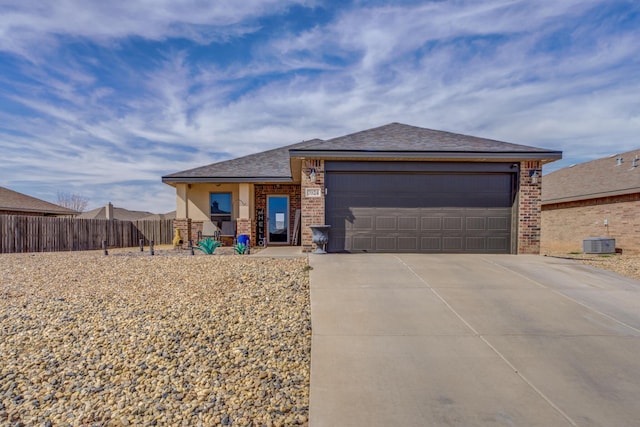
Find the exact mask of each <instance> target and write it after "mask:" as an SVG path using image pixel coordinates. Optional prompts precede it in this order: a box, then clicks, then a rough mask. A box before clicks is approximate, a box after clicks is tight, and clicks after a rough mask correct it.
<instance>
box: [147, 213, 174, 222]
mask: <svg viewBox="0 0 640 427" xmlns="http://www.w3.org/2000/svg"><path fill="white" fill-rule="evenodd" d="M159 219H176V211H171V212H167V213H163V214H153V215H149V216H145V217H142V218H139V220H141V221H155V220H159Z"/></svg>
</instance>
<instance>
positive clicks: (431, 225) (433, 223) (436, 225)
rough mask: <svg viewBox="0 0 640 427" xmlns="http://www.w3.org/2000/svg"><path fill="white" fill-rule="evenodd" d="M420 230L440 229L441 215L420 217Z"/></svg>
mask: <svg viewBox="0 0 640 427" xmlns="http://www.w3.org/2000/svg"><path fill="white" fill-rule="evenodd" d="M421 224H422V227H421V230H422V231H440V230H442V217H440V216H436V217H426V216H423V217H422V218H421Z"/></svg>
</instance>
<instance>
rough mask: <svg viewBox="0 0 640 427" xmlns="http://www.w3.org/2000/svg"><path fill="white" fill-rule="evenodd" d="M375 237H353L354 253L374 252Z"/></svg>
mask: <svg viewBox="0 0 640 427" xmlns="http://www.w3.org/2000/svg"><path fill="white" fill-rule="evenodd" d="M373 241H374V237H373V236H353V238H352V247H353V250H354V251H373V249H374V245H373Z"/></svg>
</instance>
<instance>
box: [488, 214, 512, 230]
mask: <svg viewBox="0 0 640 427" xmlns="http://www.w3.org/2000/svg"><path fill="white" fill-rule="evenodd" d="M510 227H511V220H510V218H506V217H503V216H502V217H496V216H490V217H487V230H491V231H494V230H495V231H504V232H508V231H509V229H510Z"/></svg>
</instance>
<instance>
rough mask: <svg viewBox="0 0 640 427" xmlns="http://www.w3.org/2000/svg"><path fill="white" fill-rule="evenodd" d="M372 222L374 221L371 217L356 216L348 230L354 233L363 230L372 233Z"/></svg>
mask: <svg viewBox="0 0 640 427" xmlns="http://www.w3.org/2000/svg"><path fill="white" fill-rule="evenodd" d="M373 221H374V217H373V215H366V216H365V215H361V216H356V218H355V219H354V220H353V222H352V223H351V224H350V227H348V228H349V229H352V230H354V231H365V230H369V231H373Z"/></svg>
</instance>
